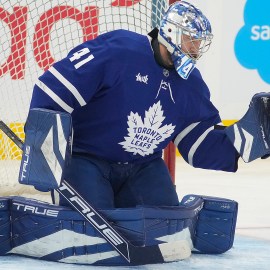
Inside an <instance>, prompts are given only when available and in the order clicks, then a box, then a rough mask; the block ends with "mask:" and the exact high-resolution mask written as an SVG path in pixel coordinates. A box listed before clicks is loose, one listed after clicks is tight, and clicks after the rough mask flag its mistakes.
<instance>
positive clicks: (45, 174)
mask: <svg viewBox="0 0 270 270" xmlns="http://www.w3.org/2000/svg"><path fill="white" fill-rule="evenodd" d="M71 145H72V121H71V115H70V114H68V113H62V112H55V111H50V110H46V109H31V110H30V111H29V115H28V118H27V121H26V124H25V143H24V147H23V156H22V161H21V167H20V172H19V182H20V183H21V184H26V185H33V186H34V187H35V188H36V189H38V190H40V191H48V190H52V189H55V188H58V187H59V186H60V183H61V179H62V175H63V171H64V169H65V167H66V166H67V165H68V163H69V161H70V158H71Z"/></svg>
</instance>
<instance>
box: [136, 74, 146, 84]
mask: <svg viewBox="0 0 270 270" xmlns="http://www.w3.org/2000/svg"><path fill="white" fill-rule="evenodd" d="M136 82H142V83H145V84H148V75H145V76H142V75H141V73H138V74H137V75H136Z"/></svg>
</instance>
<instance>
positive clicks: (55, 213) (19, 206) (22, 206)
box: [12, 202, 59, 217]
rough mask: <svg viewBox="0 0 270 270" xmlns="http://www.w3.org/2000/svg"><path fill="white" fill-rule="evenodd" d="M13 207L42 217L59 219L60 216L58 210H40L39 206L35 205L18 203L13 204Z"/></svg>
mask: <svg viewBox="0 0 270 270" xmlns="http://www.w3.org/2000/svg"><path fill="white" fill-rule="evenodd" d="M12 205H14V206H15V207H16V209H17V210H22V211H24V212H30V213H32V214H37V215H41V216H49V217H57V216H58V214H59V211H57V210H52V209H48V208H39V207H38V206H33V205H27V204H22V203H16V202H13V204H12Z"/></svg>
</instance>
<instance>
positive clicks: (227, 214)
mask: <svg viewBox="0 0 270 270" xmlns="http://www.w3.org/2000/svg"><path fill="white" fill-rule="evenodd" d="M189 196H190V195H189ZM201 198H202V199H203V200H204V206H203V208H202V209H201V210H200V213H199V216H198V219H197V220H195V231H194V239H193V245H194V250H193V251H194V253H204V254H221V253H224V252H226V251H228V250H229V249H230V248H231V247H232V246H233V241H234V235H235V227H236V220H237V211H238V203H237V202H235V201H232V200H229V199H224V198H216V197H206V196H201ZM186 199H187V196H186V197H184V198H183V200H182V201H185V200H186Z"/></svg>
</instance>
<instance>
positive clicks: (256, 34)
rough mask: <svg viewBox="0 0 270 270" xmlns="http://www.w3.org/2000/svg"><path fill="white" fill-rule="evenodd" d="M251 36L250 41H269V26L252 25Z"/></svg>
mask: <svg viewBox="0 0 270 270" xmlns="http://www.w3.org/2000/svg"><path fill="white" fill-rule="evenodd" d="M251 34H252V35H251V39H252V40H270V25H262V26H260V25H254V26H252V28H251Z"/></svg>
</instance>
